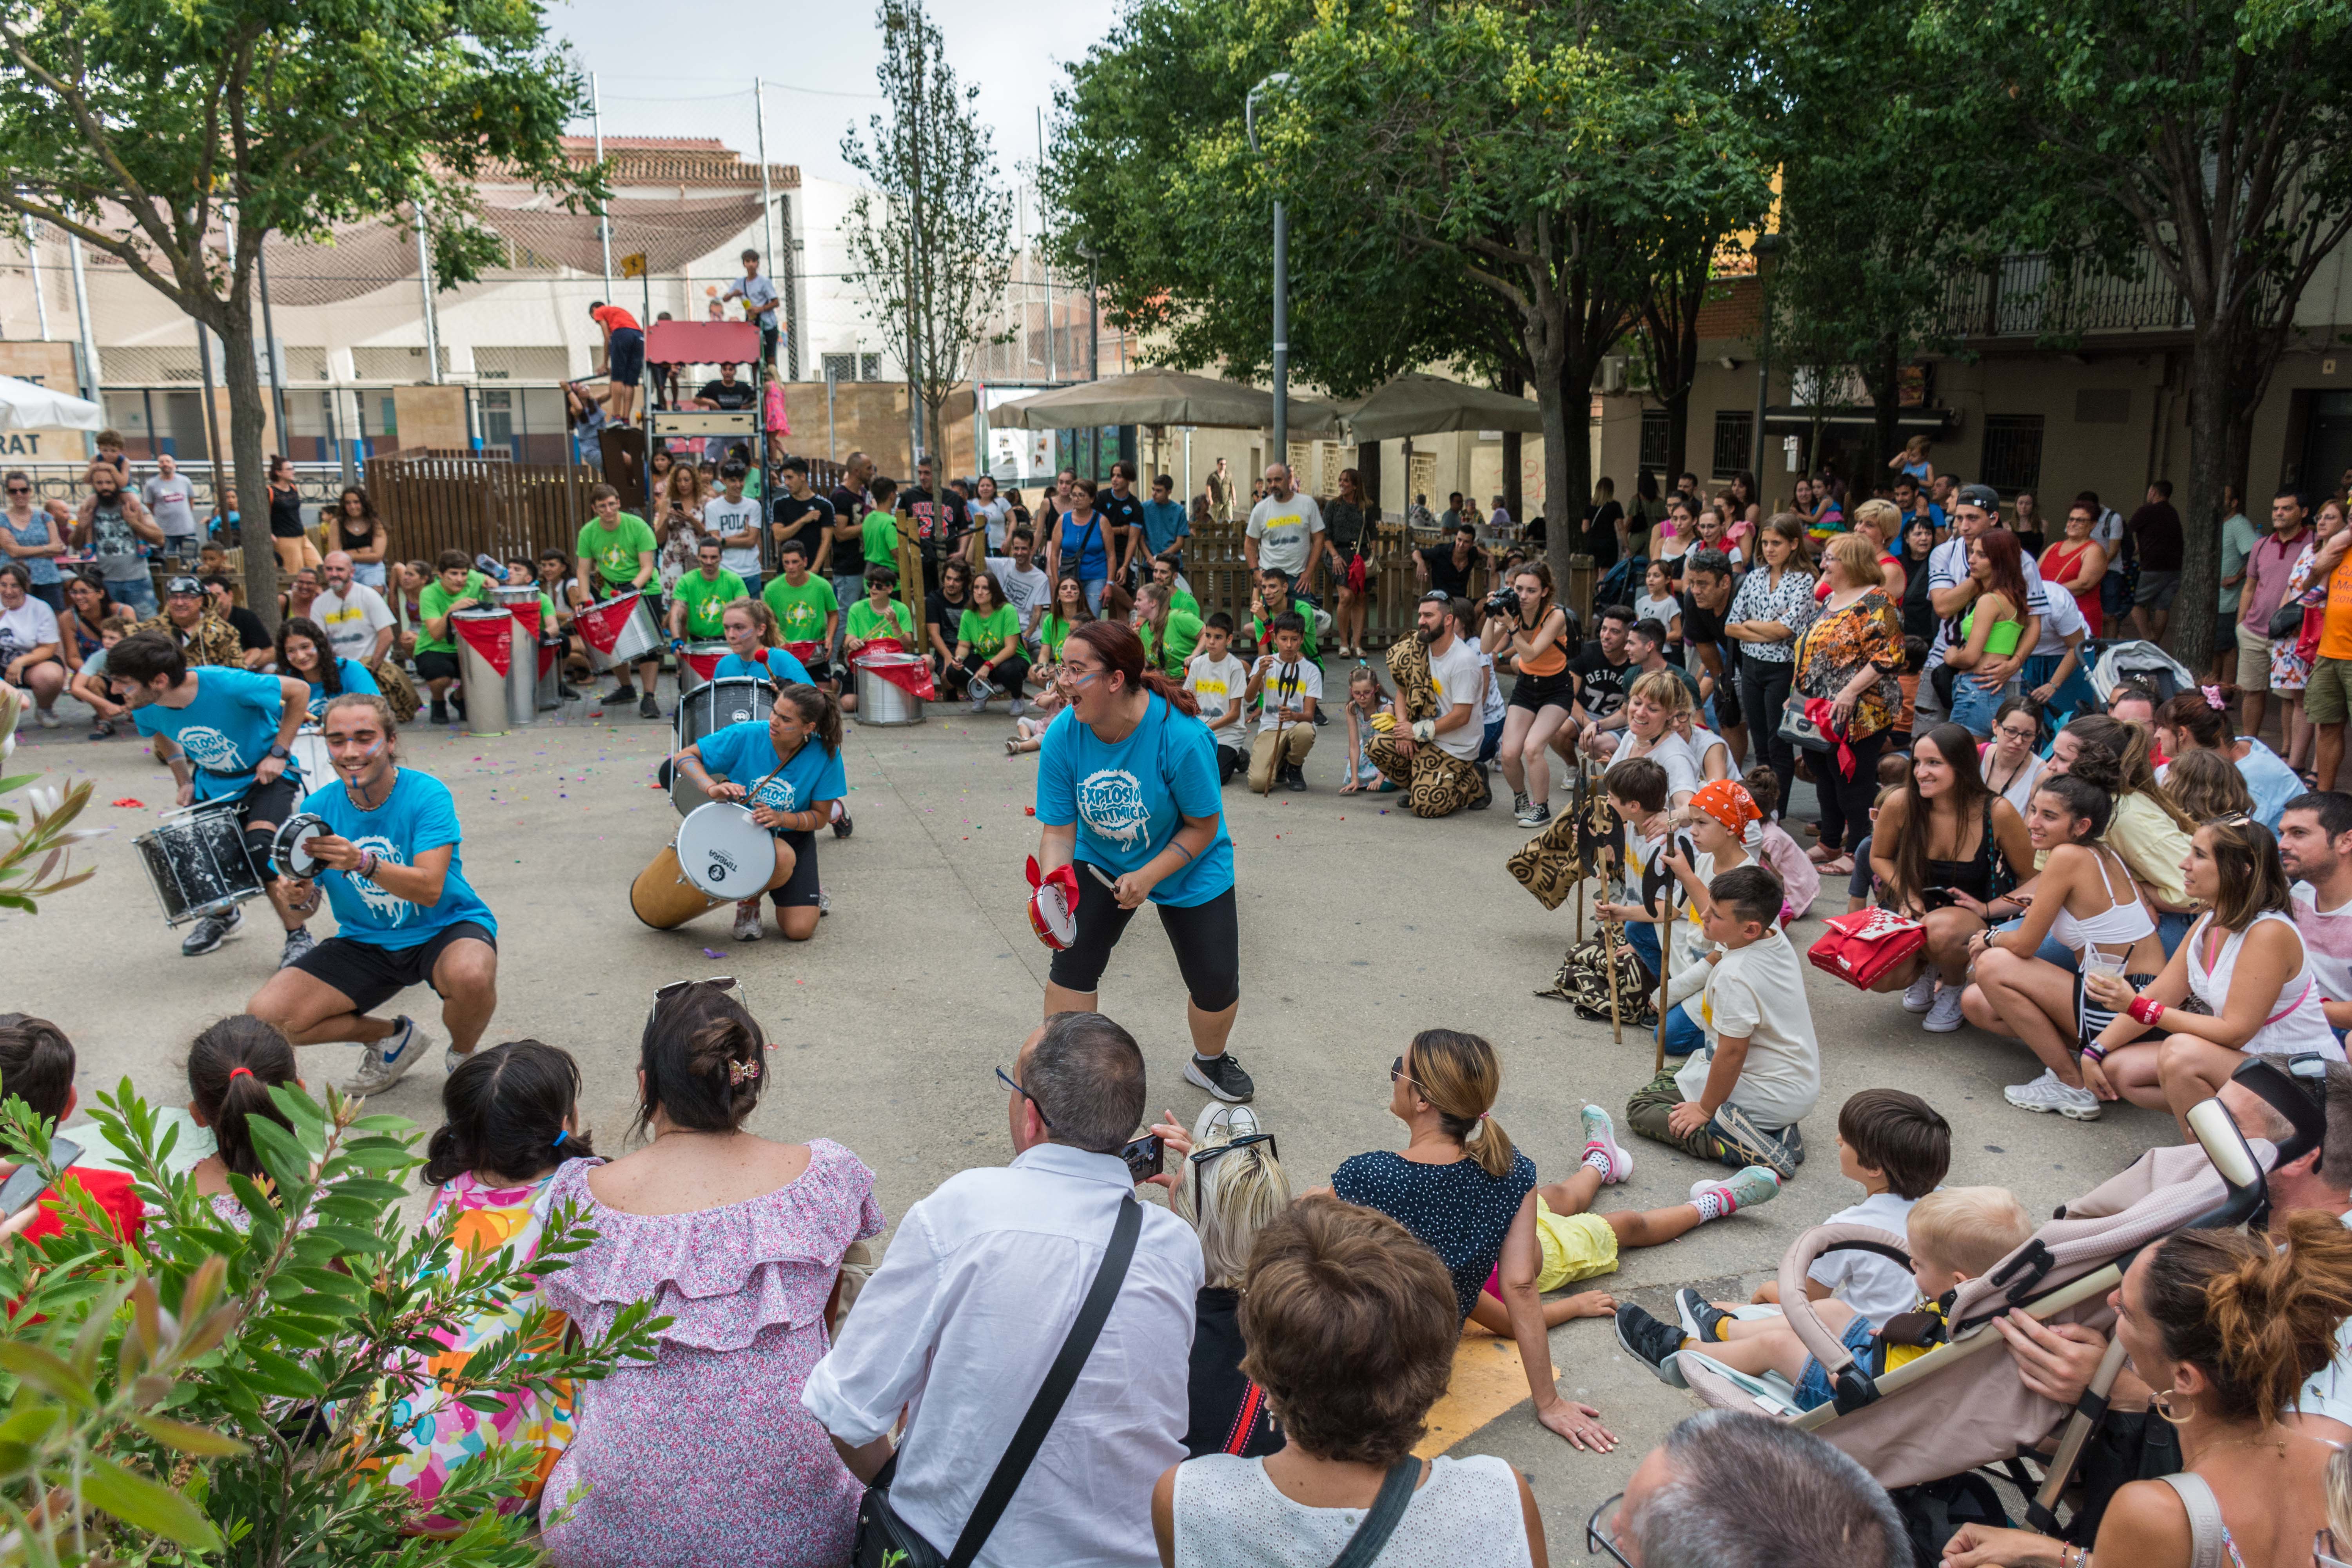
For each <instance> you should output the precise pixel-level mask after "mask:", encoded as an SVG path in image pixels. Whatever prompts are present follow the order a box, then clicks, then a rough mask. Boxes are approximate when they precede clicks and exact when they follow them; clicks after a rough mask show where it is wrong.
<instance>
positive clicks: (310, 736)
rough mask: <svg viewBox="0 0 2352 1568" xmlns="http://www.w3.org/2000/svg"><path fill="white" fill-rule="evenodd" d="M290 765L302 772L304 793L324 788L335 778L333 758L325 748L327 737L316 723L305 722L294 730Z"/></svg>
mask: <svg viewBox="0 0 2352 1568" xmlns="http://www.w3.org/2000/svg"><path fill="white" fill-rule="evenodd" d="M292 750H293V755H292V757H291V758H290V759H289V762H290V765H291V766H293V767H294V768H296V769H298V770H299V771H300V773H301V774H302V789H303V792H304V793H305V794H308V793H309V792H310V791H311V790H314V789H324V788H326V787H327V786H328V785H329V784H332V783H333V782H334V780H335V759H334V757H333V756H332V755H331V753H330V752H328V750H327V737H326V734H325V732H324V731H321V730H320V728H319V726H318V725H316V724H305V725H303V726H302V728H301V729H299V730H298V731H295V732H294V745H293V748H292Z"/></svg>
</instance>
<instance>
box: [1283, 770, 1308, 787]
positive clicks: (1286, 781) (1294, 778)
mask: <svg viewBox="0 0 2352 1568" xmlns="http://www.w3.org/2000/svg"><path fill="white" fill-rule="evenodd" d="M1282 787H1283V788H1285V789H1298V790H1303V789H1305V788H1306V787H1307V770H1306V769H1305V768H1304V767H1301V766H1298V765H1297V764H1293V765H1292V766H1290V767H1286V768H1285V769H1283V770H1282Z"/></svg>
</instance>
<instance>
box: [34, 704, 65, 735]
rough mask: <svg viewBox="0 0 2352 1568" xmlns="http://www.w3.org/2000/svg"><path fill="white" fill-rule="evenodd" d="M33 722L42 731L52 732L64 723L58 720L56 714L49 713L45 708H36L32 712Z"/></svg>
mask: <svg viewBox="0 0 2352 1568" xmlns="http://www.w3.org/2000/svg"><path fill="white" fill-rule="evenodd" d="M33 721H34V722H35V723H37V724H38V725H40V727H41V728H42V729H44V730H54V729H56V728H57V727H58V725H59V724H62V723H64V722H65V721H64V720H62V719H60V718H58V716H57V715H56V714H54V713H52V712H50V711H49V710H47V709H46V708H36V709H34V710H33Z"/></svg>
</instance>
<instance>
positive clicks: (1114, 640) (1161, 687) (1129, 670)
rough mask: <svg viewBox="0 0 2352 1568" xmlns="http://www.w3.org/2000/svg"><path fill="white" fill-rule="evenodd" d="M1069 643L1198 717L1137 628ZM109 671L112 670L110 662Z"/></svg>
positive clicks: (1081, 632) (1085, 630)
mask: <svg viewBox="0 0 2352 1568" xmlns="http://www.w3.org/2000/svg"><path fill="white" fill-rule="evenodd" d="M1083 482H1084V481H1081V483H1083ZM1069 640H1070V641H1072V642H1079V643H1084V644H1086V645H1087V647H1088V648H1089V649H1091V650H1093V653H1094V656H1095V657H1096V658H1099V659H1101V660H1102V661H1103V668H1104V669H1105V670H1107V671H1108V672H1109V673H1111V674H1114V675H1118V676H1119V677H1121V678H1122V679H1124V680H1125V681H1126V683H1127V689H1128V690H1129V691H1139V690H1141V691H1150V692H1151V693H1152V694H1153V695H1154V696H1157V697H1160V698H1164V699H1165V700H1167V703H1168V706H1170V707H1171V708H1173V709H1174V710H1176V711H1178V712H1179V713H1182V714H1184V715H1186V716H1187V717H1198V716H1199V714H1200V711H1201V703H1200V700H1199V699H1197V698H1195V697H1194V696H1193V695H1192V693H1191V692H1189V691H1187V690H1185V689H1183V688H1182V687H1181V686H1179V685H1177V684H1176V683H1175V682H1174V681H1172V680H1171V679H1168V678H1167V677H1166V676H1164V675H1162V674H1160V672H1159V671H1158V670H1156V669H1147V668H1144V662H1143V639H1142V638H1141V637H1137V636H1136V635H1135V628H1134V627H1132V626H1127V625H1125V624H1123V623H1121V622H1118V621H1088V622H1087V623H1086V624H1084V625H1083V626H1075V627H1073V628H1072V629H1071V631H1070V638H1069ZM109 658H110V659H111V656H109ZM108 668H112V665H111V663H110V664H109V666H108Z"/></svg>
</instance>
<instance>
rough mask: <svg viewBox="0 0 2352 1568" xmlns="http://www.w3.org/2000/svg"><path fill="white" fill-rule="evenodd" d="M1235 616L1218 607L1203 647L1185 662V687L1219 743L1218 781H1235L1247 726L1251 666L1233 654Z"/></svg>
mask: <svg viewBox="0 0 2352 1568" xmlns="http://www.w3.org/2000/svg"><path fill="white" fill-rule="evenodd" d="M1233 642H1234V618H1233V616H1229V615H1227V614H1225V612H1224V611H1223V610H1219V611H1217V612H1216V613H1215V614H1214V615H1213V616H1210V617H1209V618H1208V620H1207V621H1206V622H1205V623H1203V624H1202V627H1201V643H1200V647H1197V648H1196V649H1194V650H1193V653H1192V658H1190V659H1188V660H1186V661H1185V665H1184V689H1185V690H1187V691H1189V692H1191V693H1192V696H1193V698H1194V699H1195V700H1198V701H1199V703H1200V704H1201V721H1202V723H1204V724H1206V725H1208V726H1209V733H1210V734H1211V735H1213V736H1214V737H1216V742H1217V782H1218V783H1219V784H1230V783H1231V782H1233V776H1234V769H1235V768H1238V767H1239V766H1241V761H1242V737H1243V734H1244V731H1245V730H1246V729H1247V728H1248V726H1247V723H1246V721H1245V715H1244V712H1243V709H1242V692H1243V691H1244V689H1246V688H1247V687H1248V685H1249V666H1247V665H1245V664H1244V663H1243V662H1242V661H1241V660H1240V659H1237V658H1234V651H1233Z"/></svg>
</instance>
